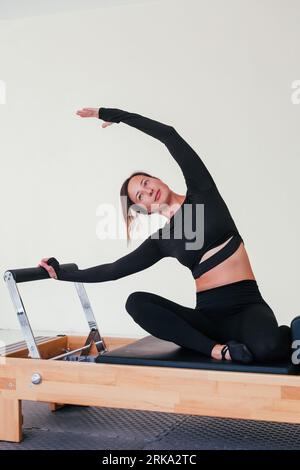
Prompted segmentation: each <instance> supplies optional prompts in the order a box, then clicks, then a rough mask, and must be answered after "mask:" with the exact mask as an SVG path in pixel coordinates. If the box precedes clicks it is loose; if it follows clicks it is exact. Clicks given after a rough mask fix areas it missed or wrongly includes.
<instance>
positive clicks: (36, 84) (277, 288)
mask: <svg viewBox="0 0 300 470" xmlns="http://www.w3.org/2000/svg"><path fill="white" fill-rule="evenodd" d="M39 3H40V2H39ZM43 3H44V4H47V3H48V6H49V5H52V7H51V8H50V7H49V8H48V9H46V8H45V10H44V11H42V9H37V10H35V8H34V3H32V5H33V8H32V9H29V10H27V11H23V10H22V11H20V10H18V4H17V5H16V9H15V10H12V9H11V10H9V11H8V9H7V8H8V7H7V5H8V3H7V2H4V3H3V5H4V6H5V8H3V9H2V16H1V14H0V17H1V18H2V19H1V20H0V58H1V59H0V80H2V84H3V83H4V84H5V86H6V96H5V100H2V104H0V129H1V131H0V132H1V139H0V157H1V185H0V191H1V194H0V196H1V221H2V224H1V232H0V237H1V239H0V240H1V260H0V267H1V272H2V273H3V272H4V271H5V270H6V269H9V268H21V267H30V266H35V265H36V264H37V263H38V261H39V260H40V259H41V258H42V257H46V256H55V257H57V258H58V260H59V261H60V262H76V263H77V264H78V265H79V267H80V268H85V267H90V266H94V265H97V264H102V263H107V262H110V261H114V260H115V259H118V258H119V257H121V256H123V255H125V254H126V253H128V252H130V251H131V250H132V249H134V248H135V247H136V246H138V244H139V243H140V242H141V240H140V241H136V242H134V244H133V245H132V246H131V247H129V248H128V249H127V246H126V241H125V239H116V240H100V239H99V238H98V237H97V234H96V228H97V223H98V222H99V220H98V217H97V214H96V211H97V208H98V207H99V205H100V204H102V203H108V204H113V205H115V207H116V208H117V207H119V190H120V186H121V184H122V182H123V180H124V179H125V178H126V177H127V176H129V174H130V173H131V172H133V171H136V170H144V171H147V172H150V173H152V174H154V175H156V176H159V177H160V178H161V179H163V180H164V181H166V182H167V184H169V186H170V187H171V188H172V189H173V190H174V191H177V192H180V193H181V194H185V190H186V188H185V184H184V179H183V176H182V174H181V172H180V169H179V168H178V166H177V164H176V163H175V161H173V159H172V157H171V156H170V155H169V154H168V151H167V149H166V148H165V147H164V146H163V144H160V143H159V142H158V141H155V140H154V139H151V138H150V137H149V136H147V135H145V134H142V133H141V132H139V131H137V130H135V129H133V128H130V127H128V126H126V125H125V124H119V125H117V124H116V125H113V126H110V127H108V128H107V129H102V128H101V122H102V121H97V120H83V119H80V118H79V117H78V116H76V115H75V112H76V110H77V109H79V108H81V107H87V106H91V107H99V106H105V107H118V108H121V109H125V110H128V111H132V112H138V113H140V114H143V115H145V116H149V117H151V118H153V119H156V120H160V121H162V122H165V123H168V124H170V125H173V126H174V127H175V128H176V129H177V131H178V132H180V133H181V134H182V135H183V137H184V138H185V139H186V140H187V141H188V142H189V143H190V145H192V146H193V148H194V149H195V150H196V151H197V152H198V153H199V155H201V157H202V158H203V159H204V161H205V163H206V164H207V166H208V168H209V170H210V171H211V173H212V175H213V177H214V179H215V181H216V183H217V185H218V187H219V190H220V192H221V194H222V196H223V197H224V199H225V201H226V203H227V205H228V207H229V209H230V211H231V213H232V216H233V218H234V220H235V222H236V224H237V226H238V228H239V231H240V233H241V235H242V237H243V238H244V241H245V246H246V248H247V250H248V254H249V257H250V261H251V264H252V267H253V270H254V273H255V275H256V278H257V282H258V284H259V286H260V289H261V292H262V294H263V296H264V298H265V300H266V301H267V302H268V303H269V304H270V305H271V307H272V308H273V309H274V312H275V314H276V316H277V318H278V320H279V323H288V324H289V322H290V320H291V319H292V317H293V316H295V315H298V314H300V301H299V261H300V260H299V247H298V242H299V238H300V237H299V232H300V226H299V182H298V178H299V156H300V155H299V153H300V152H299V117H300V104H297V103H298V101H299V100H297V99H296V100H294V104H293V102H292V93H293V89H292V86H293V84H294V85H295V81H296V80H299V79H300V69H299V60H298V59H299V46H298V45H299V43H300V29H299V23H300V4H299V1H298V0H289V1H288V2H285V1H284V0H280V1H279V0H227V1H224V0H214V1H211V0H188V1H179V0H160V1H151V0H149V1H124V2H122V4H121V2H119V1H118V2H114V1H111V2H110V3H108V2H102V3H100V5H102V6H101V7H99V8H95V2H82V3H80V2H79V1H77V2H75V3H76V8H74V9H73V10H72V8H70V2H60V5H62V4H65V6H66V8H59V9H58V8H57V9H56V6H57V3H55V2H54V3H53V2H43ZM10 4H11V5H13V4H14V2H10ZM84 4H85V5H86V8H83V7H81V5H84ZM0 5H1V3H0ZM18 12H19V13H20V14H18ZM294 93H295V92H294ZM2 98H3V97H2ZM294 98H295V94H294ZM296 98H297V96H296ZM120 221H121V217H120ZM165 221H166V220H165V219H163V220H160V221H159V222H160V223H161V222H163V223H165ZM86 288H87V291H88V294H89V296H90V298H91V301H92V304H93V306H94V310H95V313H96V317H97V320H98V322H99V324H100V327H101V331H102V333H104V334H105V335H126V336H127V335H128V336H144V335H145V334H147V333H146V332H145V331H144V330H142V329H141V328H140V327H139V326H138V325H137V324H135V323H134V321H133V320H132V319H131V317H130V316H129V315H128V314H127V312H126V310H125V308H124V304H125V302H126V299H127V297H128V295H129V294H130V293H131V292H133V291H136V290H145V291H151V292H156V293H158V294H160V295H164V296H165V297H167V298H170V299H172V300H174V301H177V302H179V303H182V304H185V305H187V306H195V285H194V279H193V277H192V276H191V273H190V272H189V270H188V269H187V268H184V267H183V266H182V265H180V264H179V263H178V261H176V260H174V259H171V258H166V259H163V260H161V261H160V262H159V263H157V264H156V265H154V266H152V267H151V268H149V269H148V270H145V271H142V272H140V273H136V274H133V275H131V276H128V277H126V278H123V279H120V280H117V281H113V282H105V283H99V284H86ZM20 291H21V293H22V295H23V299H24V302H25V306H26V307H27V310H28V313H29V315H30V318H31V322H32V326H33V327H34V328H35V329H43V330H53V331H75V332H76V331H78V332H79V331H84V330H85V329H86V325H85V321H84V318H83V316H82V314H81V310H80V304H79V301H78V299H77V298H76V296H75V288H74V286H73V284H72V283H67V282H65V283H62V282H58V281H53V280H49V281H48V280H47V281H39V282H36V283H26V284H23V285H20ZM0 328H7V329H14V328H18V324H17V320H16V318H15V313H14V310H13V307H12V305H11V301H10V298H9V296H8V292H7V290H6V287H5V285H4V282H3V281H2V282H1V283H0Z"/></svg>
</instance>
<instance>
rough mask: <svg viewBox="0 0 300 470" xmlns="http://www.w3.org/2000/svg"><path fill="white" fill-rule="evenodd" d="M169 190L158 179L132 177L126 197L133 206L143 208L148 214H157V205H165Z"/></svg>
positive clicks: (143, 176)
mask: <svg viewBox="0 0 300 470" xmlns="http://www.w3.org/2000/svg"><path fill="white" fill-rule="evenodd" d="M169 193H170V188H169V186H168V185H167V184H165V183H164V182H163V181H161V180H160V179H159V178H152V177H150V176H145V175H135V176H132V178H130V180H129V184H128V195H129V197H130V199H131V200H132V201H133V202H134V204H139V205H140V206H142V207H144V208H145V209H146V210H147V212H148V214H151V213H153V212H158V209H159V205H160V204H162V203H166V201H167V200H168V196H169Z"/></svg>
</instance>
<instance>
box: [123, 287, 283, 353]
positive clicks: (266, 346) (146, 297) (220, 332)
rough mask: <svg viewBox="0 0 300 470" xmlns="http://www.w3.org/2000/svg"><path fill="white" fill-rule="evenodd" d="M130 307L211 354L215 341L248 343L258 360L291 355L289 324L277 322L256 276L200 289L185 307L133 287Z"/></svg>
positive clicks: (155, 331)
mask: <svg viewBox="0 0 300 470" xmlns="http://www.w3.org/2000/svg"><path fill="white" fill-rule="evenodd" d="M125 307H126V310H127V312H128V313H129V314H130V315H131V316H132V318H133V319H134V321H135V322H136V323H138V324H139V325H140V326H141V327H142V328H143V329H145V330H146V331H148V332H149V333H150V334H151V335H153V336H156V337H157V338H160V339H164V340H167V341H172V342H174V343H176V344H178V345H179V346H182V347H184V348H188V349H192V350H195V351H199V352H200V353H202V354H204V355H206V356H209V357H210V356H211V351H212V348H213V347H214V346H215V345H216V344H225V343H226V342H227V341H229V340H236V341H239V342H241V343H244V344H245V345H246V346H248V348H249V349H250V350H251V352H252V354H253V355H254V358H255V360H256V361H258V362H260V361H261V362H266V361H272V360H277V359H279V360H280V359H287V358H290V357H291V354H292V349H291V342H292V339H291V329H290V327H289V326H286V325H282V326H278V323H277V320H276V318H275V315H274V313H273V311H272V309H271V308H270V307H269V305H268V304H267V303H266V302H265V300H264V299H263V297H262V296H261V293H260V291H259V288H258V285H257V283H256V281H255V280H252V279H251V280H250V279H246V280H242V281H237V282H232V283H230V284H226V285H223V286H219V287H214V288H212V289H207V290H205V291H200V292H197V293H196V307H195V308H190V307H184V306H183V305H180V304H178V303H176V302H173V301H171V300H168V299H166V298H164V297H161V296H160V295H157V294H152V293H150V292H140V291H139V292H133V293H132V294H130V295H129V297H128V299H127V301H126V306H125Z"/></svg>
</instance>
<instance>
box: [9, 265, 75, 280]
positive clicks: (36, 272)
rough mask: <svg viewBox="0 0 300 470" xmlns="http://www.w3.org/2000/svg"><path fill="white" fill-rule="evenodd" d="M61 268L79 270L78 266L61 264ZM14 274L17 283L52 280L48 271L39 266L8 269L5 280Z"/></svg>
mask: <svg viewBox="0 0 300 470" xmlns="http://www.w3.org/2000/svg"><path fill="white" fill-rule="evenodd" d="M60 267H61V268H63V269H64V270H65V271H75V270H77V269H78V266H77V264H75V263H68V264H61V265H60ZM9 273H11V274H12V276H13V278H14V280H15V282H28V281H39V280H41V279H51V278H50V276H49V274H48V272H47V271H46V269H44V268H42V267H41V266H38V267H36V268H22V269H7V270H6V271H5V273H4V278H5V277H6V276H7V275H9Z"/></svg>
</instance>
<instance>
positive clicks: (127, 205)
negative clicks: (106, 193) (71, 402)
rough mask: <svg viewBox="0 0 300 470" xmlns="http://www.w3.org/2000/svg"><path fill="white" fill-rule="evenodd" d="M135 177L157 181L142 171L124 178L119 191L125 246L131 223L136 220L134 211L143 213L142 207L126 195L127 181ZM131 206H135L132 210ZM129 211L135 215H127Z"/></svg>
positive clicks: (128, 238) (128, 237)
mask: <svg viewBox="0 0 300 470" xmlns="http://www.w3.org/2000/svg"><path fill="white" fill-rule="evenodd" d="M136 175H143V176H149V177H150V178H156V179H158V178H157V177H156V176H152V175H149V173H145V172H144V171H135V172H134V173H132V174H131V175H130V176H129V177H128V178H126V180H125V181H124V183H123V184H122V186H121V189H120V197H121V207H122V212H123V217H124V220H125V224H126V234H127V245H128V241H129V240H130V230H131V225H132V222H133V221H134V219H136V217H137V214H138V211H137V210H136V209H139V208H140V209H141V212H145V208H142V206H139V205H138V204H136V203H134V202H133V201H132V200H131V199H130V197H129V194H128V184H129V181H130V180H131V178H132V177H133V176H136ZM131 205H134V206H135V207H134V209H133V208H131ZM130 210H131V211H132V210H135V212H136V215H135V216H134V215H131V214H130V213H129V211H130Z"/></svg>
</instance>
